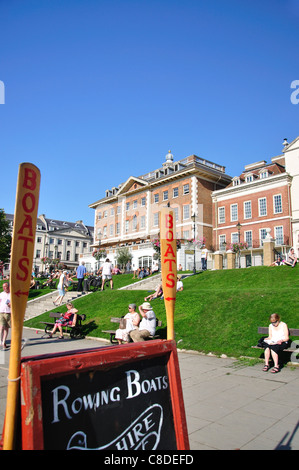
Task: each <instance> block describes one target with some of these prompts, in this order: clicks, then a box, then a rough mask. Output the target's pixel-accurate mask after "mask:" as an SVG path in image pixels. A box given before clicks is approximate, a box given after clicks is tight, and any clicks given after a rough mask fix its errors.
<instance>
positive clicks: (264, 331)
mask: <svg viewBox="0 0 299 470" xmlns="http://www.w3.org/2000/svg"><path fill="white" fill-rule="evenodd" d="M257 332H258V334H259V335H266V336H268V334H269V328H268V327H267V326H259V327H258V329H257ZM289 335H290V336H295V337H296V336H297V337H298V336H299V329H298V328H289ZM251 347H252V348H254V349H264V348H262V347H261V346H251ZM298 348H299V344H298V345H296V344H295V343H294V342H293V343H292V344H291V346H290V347H289V348H287V349H284V350H283V352H294V351H297V349H298Z"/></svg>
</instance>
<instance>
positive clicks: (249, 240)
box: [244, 230, 252, 248]
mask: <svg viewBox="0 0 299 470" xmlns="http://www.w3.org/2000/svg"><path fill="white" fill-rule="evenodd" d="M249 234H250V235H249ZM244 240H245V242H246V243H247V245H248V248H252V230H246V231H245V232H244Z"/></svg>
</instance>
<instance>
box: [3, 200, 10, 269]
mask: <svg viewBox="0 0 299 470" xmlns="http://www.w3.org/2000/svg"><path fill="white" fill-rule="evenodd" d="M11 240H12V237H11V231H10V227H9V222H8V220H7V219H6V216H5V212H4V209H0V261H3V263H7V262H8V261H9V258H10V250H11Z"/></svg>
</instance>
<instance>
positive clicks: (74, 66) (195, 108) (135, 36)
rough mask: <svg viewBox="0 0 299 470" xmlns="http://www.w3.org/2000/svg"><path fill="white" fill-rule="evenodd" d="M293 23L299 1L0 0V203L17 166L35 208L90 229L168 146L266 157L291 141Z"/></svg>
mask: <svg viewBox="0 0 299 470" xmlns="http://www.w3.org/2000/svg"><path fill="white" fill-rule="evenodd" d="M298 24H299V0H26V1H24V0H0V44H1V47H0V80H1V81H2V82H3V83H4V85H5V104H0V161H1V196H0V207H1V208H4V210H5V211H6V212H8V213H13V212H14V204H15V191H16V180H17V173H18V166H19V163H21V162H26V161H27V162H31V163H34V164H35V165H37V166H38V167H39V168H40V170H41V174H42V181H41V191H40V202H39V213H45V214H46V216H47V217H50V218H56V219H64V220H68V221H76V220H78V219H82V220H83V221H84V222H85V223H86V224H90V225H93V220H94V211H93V210H92V209H89V208H88V204H90V203H92V202H94V201H96V200H98V199H100V198H101V197H103V196H104V193H105V190H106V189H110V188H111V187H113V186H116V185H118V184H120V183H121V182H124V181H125V180H126V179H127V178H128V177H129V176H131V175H133V176H139V175H142V174H144V173H146V172H148V171H151V170H154V169H156V168H159V167H160V166H161V165H162V162H163V161H164V159H165V155H166V153H167V152H168V150H169V149H171V151H172V153H173V155H174V158H175V159H176V160H179V159H181V158H184V157H186V156H187V155H191V154H196V155H198V156H201V157H205V158H207V159H208V160H212V161H214V162H216V163H219V164H222V165H225V166H226V171H227V173H228V174H229V175H231V176H235V175H237V174H240V173H241V172H242V171H243V168H244V165H246V164H248V163H253V162H256V161H259V160H267V161H270V158H271V157H272V156H275V155H278V154H280V153H281V150H282V142H283V139H284V138H285V137H287V138H288V140H289V142H290V141H292V140H293V139H295V138H296V137H297V136H298V135H299V127H298V121H299V104H298V105H294V104H292V103H291V100H290V96H291V93H292V92H293V91H294V90H292V89H291V83H292V81H294V80H299V70H298V39H299V28H298Z"/></svg>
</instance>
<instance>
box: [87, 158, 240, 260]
mask: <svg viewBox="0 0 299 470" xmlns="http://www.w3.org/2000/svg"><path fill="white" fill-rule="evenodd" d="M230 182H231V177H230V176H228V175H227V174H226V173H225V167H223V166H222V165H218V164H216V163H213V162H210V161H208V160H205V159H203V158H199V157H197V156H196V155H191V156H189V157H186V158H184V159H182V160H179V161H174V159H173V155H172V154H171V153H170V151H169V152H168V154H167V155H166V159H165V162H164V163H163V164H162V166H161V167H160V168H158V169H156V170H154V171H151V172H149V173H147V174H145V175H142V176H139V177H134V176H130V177H129V178H128V179H127V180H126V181H125V182H124V183H122V184H119V185H118V186H115V187H113V188H112V189H110V190H106V193H105V197H103V198H102V199H99V200H98V201H96V202H94V203H92V204H90V206H89V207H91V208H93V209H94V210H95V224H94V244H93V246H94V248H98V247H99V246H100V247H101V248H105V250H106V253H107V255H108V257H109V259H110V260H111V261H112V263H113V264H116V250H117V248H118V247H121V246H127V247H129V249H130V252H131V254H132V266H133V267H134V268H135V269H136V268H137V267H141V266H149V267H154V265H155V261H154V260H153V254H154V249H153V247H152V243H151V241H152V240H153V239H155V238H157V237H158V236H159V211H160V208H161V207H162V206H165V205H167V204H169V205H170V207H171V208H172V209H173V210H174V212H175V217H176V231H177V238H179V239H183V240H188V239H191V238H193V237H194V229H195V238H196V239H199V238H203V237H204V238H205V240H206V246H207V247H208V248H212V236H213V230H212V223H213V221H212V199H211V194H212V192H213V191H215V190H217V189H222V188H224V187H226V186H227V185H228V184H229V183H230ZM194 216H195V217H194ZM192 217H193V218H192ZM190 248H191V249H190ZM193 248H194V247H193V245H192V244H190V243H189V244H188V243H187V242H186V243H183V245H182V248H181V249H180V250H179V251H178V263H181V264H182V266H183V268H186V269H192V268H193V263H194V253H193V252H192V250H193ZM84 261H85V262H86V264H87V266H88V267H89V269H95V268H96V267H97V263H95V260H94V259H93V258H92V257H89V258H86V257H84ZM199 263H200V252H199V250H196V265H197V269H198V268H199V266H200V264H199Z"/></svg>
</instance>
